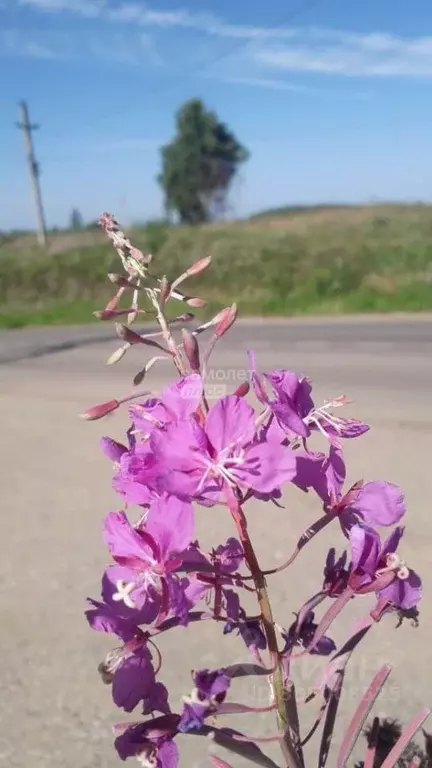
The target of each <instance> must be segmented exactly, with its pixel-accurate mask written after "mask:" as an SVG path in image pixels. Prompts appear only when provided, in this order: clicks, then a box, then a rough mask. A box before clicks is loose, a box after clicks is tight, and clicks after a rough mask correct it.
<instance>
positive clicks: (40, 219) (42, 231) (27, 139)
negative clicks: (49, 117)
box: [16, 101, 47, 247]
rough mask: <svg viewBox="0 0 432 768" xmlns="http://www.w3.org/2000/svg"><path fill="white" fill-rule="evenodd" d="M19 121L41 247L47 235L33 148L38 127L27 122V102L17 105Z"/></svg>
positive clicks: (37, 166) (38, 169) (44, 244)
mask: <svg viewBox="0 0 432 768" xmlns="http://www.w3.org/2000/svg"><path fill="white" fill-rule="evenodd" d="M19 108H20V115H21V120H20V122H18V123H16V126H17V128H19V129H20V130H21V131H22V132H23V137H24V147H25V153H26V157H27V164H28V170H29V176H30V184H31V188H32V192H33V198H34V203H35V208H36V221H37V237H38V241H39V244H40V245H42V246H43V247H46V245H47V234H46V224H45V214H44V209H43V204H42V194H41V189H40V184H39V176H40V166H39V163H38V162H37V160H36V157H35V152H34V146H33V136H32V134H33V131H37V129H38V128H39V126H38V125H35V124H32V123H31V122H30V120H29V114H28V107H27V102H25V101H20V103H19Z"/></svg>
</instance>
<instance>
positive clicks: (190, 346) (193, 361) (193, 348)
mask: <svg viewBox="0 0 432 768" xmlns="http://www.w3.org/2000/svg"><path fill="white" fill-rule="evenodd" d="M182 337H183V348H184V351H185V355H186V357H187V359H188V362H189V365H190V367H191V370H192V371H193V372H194V373H198V372H199V370H200V355H199V346H198V341H197V339H196V338H195V336H192V334H191V333H190V331H187V330H186V328H182Z"/></svg>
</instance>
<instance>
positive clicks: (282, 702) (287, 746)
mask: <svg viewBox="0 0 432 768" xmlns="http://www.w3.org/2000/svg"><path fill="white" fill-rule="evenodd" d="M228 505H229V508H230V511H231V515H232V517H233V520H234V523H235V525H236V528H237V532H238V535H239V538H240V540H241V543H242V545H243V551H244V555H245V560H246V562H247V564H248V566H249V569H250V572H251V575H252V578H253V581H254V584H255V589H256V593H257V598H258V604H259V607H260V611H261V620H262V624H263V628H264V632H265V636H266V639H267V646H268V650H269V653H270V658H271V665H272V667H273V669H274V671H273V672H272V687H273V693H274V698H275V705H276V712H277V719H278V727H279V731H280V733H281V737H282V738H281V748H282V752H283V755H284V758H285V761H286V768H301V762H300V760H299V755H298V754H297V751H296V748H295V746H294V741H293V739H292V736H291V729H292V727H293V724H292V723H289V722H288V717H287V704H286V692H285V688H284V682H283V673H282V665H281V662H280V657H279V649H278V643H277V637H276V630H275V624H274V620H273V613H272V608H271V604H270V598H269V595H268V592H267V585H266V580H265V576H264V574H263V572H262V570H261V568H260V566H259V563H258V560H257V556H256V554H255V550H254V548H253V545H252V542H251V539H250V536H249V533H248V530H247V521H246V517H245V514H244V512H243V510H242V508H241V505H240V503H239V501H238V500H237V499H236V497H235V495H234V493H233V492H232V491H231V489H230V490H229V497H228Z"/></svg>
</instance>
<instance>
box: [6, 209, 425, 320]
mask: <svg viewBox="0 0 432 768" xmlns="http://www.w3.org/2000/svg"><path fill="white" fill-rule="evenodd" d="M128 234H129V236H130V238H131V240H132V242H133V244H134V245H136V246H138V247H140V248H142V249H146V250H150V251H151V252H152V253H153V254H154V262H153V264H154V266H153V270H154V272H155V273H157V274H158V275H160V274H167V276H168V278H171V279H173V278H175V277H176V276H177V275H178V274H179V273H180V272H181V271H183V269H184V268H185V267H186V266H188V265H189V264H191V263H192V262H193V261H195V260H197V259H198V258H201V257H203V256H206V255H208V254H211V255H212V257H213V264H212V266H211V267H210V269H208V270H207V271H206V272H205V273H203V275H201V276H199V277H197V278H193V279H191V280H190V281H189V283H188V285H187V288H186V290H187V292H188V293H189V294H193V295H199V296H202V297H204V298H206V299H207V300H209V308H208V310H207V311H208V312H210V311H212V310H213V309H214V308H215V307H216V306H217V307H218V308H219V307H220V306H221V305H226V304H229V303H231V302H233V301H237V304H238V306H239V311H240V313H241V314H243V315H247V314H250V315H251V314H255V315H286V316H288V315H298V314H314V313H315V314H317V313H319V314H336V313H350V312H391V311H416V312H418V311H424V310H432V205H431V206H430V205H420V204H418V205H380V206H377V205H369V206H363V207H348V206H340V207H336V206H333V207H326V206H317V207H314V208H309V209H306V208H305V209H299V208H288V209H279V210H277V211H272V212H269V213H268V214H261V215H258V216H255V217H253V218H252V219H250V220H249V221H242V222H232V223H225V224H217V225H216V224H215V225H208V226H203V227H196V228H193V229H192V228H184V227H172V228H167V227H165V226H163V225H151V226H149V227H147V228H146V227H144V228H137V229H133V230H130V231H129V232H128ZM120 271H121V269H120V263H119V259H118V257H117V255H116V253H115V251H114V250H113V249H112V247H110V245H109V243H107V242H106V241H105V239H104V237H103V235H102V233H100V232H97V231H94V230H88V231H82V232H60V233H59V232H57V233H52V234H51V237H50V244H49V249H48V253H44V252H41V250H40V249H39V248H38V246H37V244H36V242H35V238H34V236H31V235H20V236H19V237H16V238H13V237H11V236H9V237H7V238H4V241H3V242H1V241H0V302H1V304H0V325H2V326H4V327H18V326H20V325H28V324H46V323H68V322H73V323H76V322H85V323H87V322H91V321H93V320H94V318H93V315H92V312H93V310H95V309H102V308H103V307H104V306H105V304H106V303H107V301H108V300H109V299H110V297H111V296H112V294H113V286H112V285H111V284H110V282H109V281H108V279H107V277H106V274H107V272H120ZM180 311H183V306H182V308H181V310H180ZM95 322H97V321H95Z"/></svg>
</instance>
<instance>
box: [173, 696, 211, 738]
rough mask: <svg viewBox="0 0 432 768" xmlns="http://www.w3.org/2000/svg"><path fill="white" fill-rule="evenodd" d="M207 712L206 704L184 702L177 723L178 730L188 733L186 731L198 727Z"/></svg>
mask: <svg viewBox="0 0 432 768" xmlns="http://www.w3.org/2000/svg"><path fill="white" fill-rule="evenodd" d="M207 713H208V706H207V704H201V703H200V702H185V703H184V704H183V712H182V715H181V718H180V722H179V724H178V730H179V732H180V733H188V731H194V730H196V729H198V728H201V726H202V725H203V723H204V720H205V718H206V716H207Z"/></svg>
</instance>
